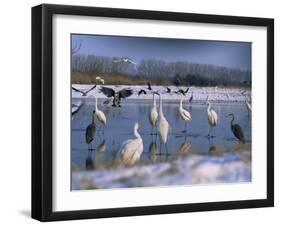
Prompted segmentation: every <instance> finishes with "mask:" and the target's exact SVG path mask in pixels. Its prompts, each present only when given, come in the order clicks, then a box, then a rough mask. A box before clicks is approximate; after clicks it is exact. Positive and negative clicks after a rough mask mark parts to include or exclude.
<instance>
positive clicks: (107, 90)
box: [100, 86, 133, 107]
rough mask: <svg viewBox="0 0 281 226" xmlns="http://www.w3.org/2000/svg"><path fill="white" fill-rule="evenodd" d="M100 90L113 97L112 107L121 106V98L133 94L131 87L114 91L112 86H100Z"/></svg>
mask: <svg viewBox="0 0 281 226" xmlns="http://www.w3.org/2000/svg"><path fill="white" fill-rule="evenodd" d="M100 91H101V92H102V93H103V94H104V95H105V96H107V97H113V104H112V107H121V105H120V103H121V99H122V98H123V99H125V98H127V97H129V96H131V95H132V94H133V91H132V90H131V89H126V88H124V89H122V90H120V91H118V92H116V91H115V90H114V89H112V88H108V87H104V86H103V87H101V89H100Z"/></svg>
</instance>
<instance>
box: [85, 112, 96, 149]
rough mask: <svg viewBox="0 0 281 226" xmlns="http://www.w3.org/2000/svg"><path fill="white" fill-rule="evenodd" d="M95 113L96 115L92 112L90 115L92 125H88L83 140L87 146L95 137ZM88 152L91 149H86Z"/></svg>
mask: <svg viewBox="0 0 281 226" xmlns="http://www.w3.org/2000/svg"><path fill="white" fill-rule="evenodd" d="M95 113H96V111H95V110H94V111H93V114H92V123H91V124H90V125H88V126H87V128H86V134H85V138H86V143H87V144H88V146H89V145H90V144H91V143H92V141H93V140H94V138H95V135H96V124H95ZM88 150H90V151H92V150H93V148H92V147H88Z"/></svg>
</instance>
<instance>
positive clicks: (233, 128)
mask: <svg viewBox="0 0 281 226" xmlns="http://www.w3.org/2000/svg"><path fill="white" fill-rule="evenodd" d="M227 118H230V119H231V121H230V128H231V131H232V133H233V135H234V136H235V137H236V138H237V139H238V140H239V141H240V142H241V143H243V144H245V136H244V133H243V130H242V128H241V127H240V126H239V125H238V124H233V121H234V114H229V115H228V116H227Z"/></svg>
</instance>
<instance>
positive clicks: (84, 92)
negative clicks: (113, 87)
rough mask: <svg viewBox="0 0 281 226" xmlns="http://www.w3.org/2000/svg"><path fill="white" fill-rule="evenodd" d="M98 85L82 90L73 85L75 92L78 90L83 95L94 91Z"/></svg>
mask: <svg viewBox="0 0 281 226" xmlns="http://www.w3.org/2000/svg"><path fill="white" fill-rule="evenodd" d="M96 86H97V85H94V86H93V87H91V88H90V89H88V90H86V91H82V90H79V89H76V88H75V87H73V86H72V87H71V88H72V89H73V90H74V91H75V92H78V93H81V94H82V96H87V94H88V93H89V92H90V91H92V90H93V89H95V88H96Z"/></svg>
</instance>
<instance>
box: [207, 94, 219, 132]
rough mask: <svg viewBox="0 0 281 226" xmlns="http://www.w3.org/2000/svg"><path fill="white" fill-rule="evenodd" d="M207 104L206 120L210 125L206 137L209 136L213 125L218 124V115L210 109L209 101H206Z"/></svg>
mask: <svg viewBox="0 0 281 226" xmlns="http://www.w3.org/2000/svg"><path fill="white" fill-rule="evenodd" d="M208 99H209V98H208ZM207 105H208V108H207V114H208V121H209V125H210V129H209V133H208V137H210V132H211V131H212V130H213V127H215V126H217V124H218V115H217V113H216V112H215V111H214V110H213V109H211V103H210V102H209V101H207Z"/></svg>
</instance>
